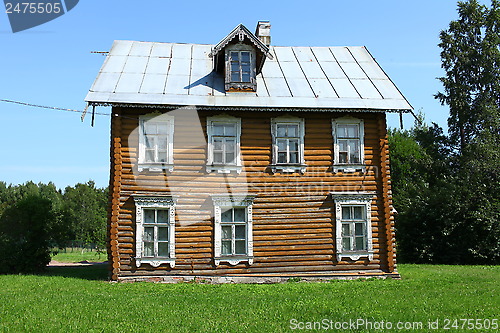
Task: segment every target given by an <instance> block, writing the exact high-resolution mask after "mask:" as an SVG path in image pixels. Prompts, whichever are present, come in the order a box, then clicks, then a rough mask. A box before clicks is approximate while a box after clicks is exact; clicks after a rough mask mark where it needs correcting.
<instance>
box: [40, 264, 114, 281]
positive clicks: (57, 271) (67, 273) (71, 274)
mask: <svg viewBox="0 0 500 333" xmlns="http://www.w3.org/2000/svg"><path fill="white" fill-rule="evenodd" d="M40 275H45V276H62V277H68V278H76V279H82V280H91V281H107V280H108V265H107V263H106V264H97V265H88V266H49V267H47V270H46V271H45V272H43V273H41V274H40Z"/></svg>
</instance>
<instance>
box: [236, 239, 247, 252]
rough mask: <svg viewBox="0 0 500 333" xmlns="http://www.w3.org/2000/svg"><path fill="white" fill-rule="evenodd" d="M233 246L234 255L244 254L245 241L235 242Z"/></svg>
mask: <svg viewBox="0 0 500 333" xmlns="http://www.w3.org/2000/svg"><path fill="white" fill-rule="evenodd" d="M234 244H235V254H246V252H247V251H246V241H244V240H237V241H235V242H234Z"/></svg>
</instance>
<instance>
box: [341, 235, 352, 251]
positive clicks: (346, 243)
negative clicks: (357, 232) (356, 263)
mask: <svg viewBox="0 0 500 333" xmlns="http://www.w3.org/2000/svg"><path fill="white" fill-rule="evenodd" d="M342 249H343V250H345V251H351V250H352V247H351V238H349V237H344V238H342Z"/></svg>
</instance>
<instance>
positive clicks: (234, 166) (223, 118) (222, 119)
mask: <svg viewBox="0 0 500 333" xmlns="http://www.w3.org/2000/svg"><path fill="white" fill-rule="evenodd" d="M218 123H219V124H233V125H235V128H236V133H235V136H234V139H235V162H234V163H230V164H217V163H214V137H215V135H214V133H213V125H215V124H218ZM207 136H208V140H207V141H208V146H207V165H206V170H207V172H209V173H210V172H217V173H230V172H231V171H233V172H236V173H238V174H239V173H241V170H242V162H241V149H240V140H241V139H240V138H241V118H237V117H232V116H229V115H218V116H214V117H207Z"/></svg>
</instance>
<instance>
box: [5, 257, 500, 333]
mask: <svg viewBox="0 0 500 333" xmlns="http://www.w3.org/2000/svg"><path fill="white" fill-rule="evenodd" d="M399 271H400V273H401V274H402V276H403V280H401V281H394V280H366V281H364V280H358V281H348V282H346V281H335V282H330V283H293V282H290V283H285V284H275V285H203V284H192V283H182V284H174V285H169V284H153V283H109V282H106V281H105V280H104V279H105V278H106V275H107V272H106V267H105V266H104V265H98V266H89V267H51V268H50V269H49V270H48V272H47V273H46V274H44V275H38V276H35V275H29V276H14V275H4V276H0V286H1V288H0V332H26V331H29V332H33V331H36V332H158V331H160V332H291V331H293V330H292V329H291V324H290V323H291V322H290V321H291V320H292V319H295V320H296V321H297V323H298V322H304V323H305V322H315V321H322V320H323V319H326V320H332V321H333V322H348V321H349V320H353V321H356V320H357V319H364V320H366V321H371V322H380V321H384V322H391V323H393V325H396V324H397V323H398V322H422V323H423V328H424V329H423V331H431V330H428V329H427V325H428V322H429V321H436V320H437V319H439V320H440V322H439V325H440V329H439V330H432V331H433V332H439V331H443V325H444V320H445V319H452V320H454V319H462V318H463V319H467V318H472V319H486V318H487V319H490V320H492V319H497V320H500V314H499V313H500V312H499V309H500V267H498V266H494V267H488V266H430V265H400V266H399ZM295 331H300V330H295ZM309 331H314V330H309ZM319 331H324V330H319ZM333 331H336V330H333ZM341 331H343V332H369V331H371V332H373V331H374V330H373V329H372V330H369V329H366V327H360V328H359V329H357V330H355V329H352V330H351V329H345V330H341ZM379 331H380V332H382V331H383V332H386V331H390V330H379ZM393 331H396V330H393ZM413 331H422V330H413ZM452 331H454V332H462V331H467V332H473V331H474V330H460V329H458V330H457V329H452ZM478 331H479V330H478ZM490 331H494V330H490Z"/></svg>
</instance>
